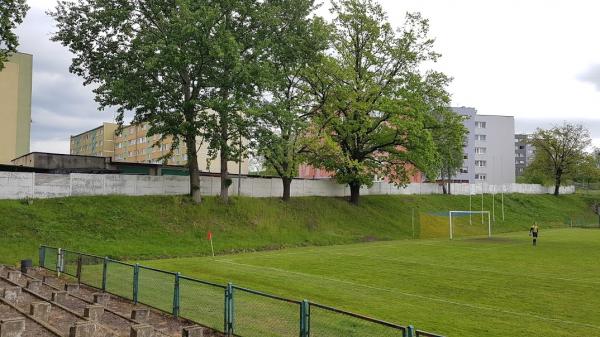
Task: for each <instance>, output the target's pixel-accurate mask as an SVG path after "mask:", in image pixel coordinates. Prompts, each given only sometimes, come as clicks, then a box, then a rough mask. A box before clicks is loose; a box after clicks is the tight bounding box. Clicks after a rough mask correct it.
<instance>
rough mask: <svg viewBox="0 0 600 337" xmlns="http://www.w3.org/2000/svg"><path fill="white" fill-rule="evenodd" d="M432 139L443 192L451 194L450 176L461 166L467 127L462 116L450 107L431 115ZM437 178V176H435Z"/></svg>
mask: <svg viewBox="0 0 600 337" xmlns="http://www.w3.org/2000/svg"><path fill="white" fill-rule="evenodd" d="M432 119H433V126H432V127H431V130H432V134H433V141H434V143H435V147H436V151H437V153H438V160H439V161H438V171H437V172H438V173H439V178H440V179H441V181H442V188H443V191H444V194H452V191H451V189H450V187H451V185H452V177H453V176H455V175H456V174H457V173H458V171H459V170H460V169H461V168H462V167H463V156H464V144H465V142H466V135H467V133H468V130H467V128H466V127H465V126H464V124H463V120H464V117H463V116H461V115H459V114H457V113H455V112H453V111H452V110H450V109H441V111H440V112H437V113H434V115H433V116H432ZM436 178H437V177H436Z"/></svg>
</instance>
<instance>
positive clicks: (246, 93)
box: [206, 0, 294, 202]
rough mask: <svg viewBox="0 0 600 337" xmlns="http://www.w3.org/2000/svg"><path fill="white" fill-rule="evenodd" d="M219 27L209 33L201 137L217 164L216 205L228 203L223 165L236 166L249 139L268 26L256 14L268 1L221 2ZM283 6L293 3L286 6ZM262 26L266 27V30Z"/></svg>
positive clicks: (228, 184) (226, 179)
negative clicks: (209, 68)
mask: <svg viewBox="0 0 600 337" xmlns="http://www.w3.org/2000/svg"><path fill="white" fill-rule="evenodd" d="M217 2H218V3H219V10H220V14H221V17H222V21H223V22H222V24H221V25H219V27H218V28H217V29H216V30H215V31H214V36H213V39H215V40H214V42H213V43H214V47H215V48H214V52H215V57H217V58H218V62H216V63H215V65H214V68H213V72H214V76H213V78H212V85H211V88H210V89H209V90H208V92H207V93H208V97H209V100H208V101H207V104H208V107H209V108H210V109H211V111H213V112H214V113H211V114H209V115H208V118H207V124H206V131H207V134H206V136H207V140H208V144H209V148H210V154H211V155H212V157H213V158H216V157H217V156H218V157H219V159H220V176H221V192H220V196H221V200H222V201H224V202H227V201H228V199H229V186H230V185H231V182H232V181H231V178H230V177H229V170H228V164H229V162H235V161H238V160H240V158H241V157H242V154H243V152H244V151H245V150H246V148H247V145H245V144H244V142H243V139H244V138H247V137H250V134H249V126H250V124H251V120H250V118H249V116H248V113H247V111H248V110H249V109H250V108H251V107H252V106H253V105H254V103H255V101H256V100H257V99H258V98H259V95H260V92H259V86H260V84H261V82H262V81H263V78H264V74H263V69H264V67H265V62H266V60H265V59H264V57H265V51H266V50H267V49H266V48H265V45H267V44H268V43H269V40H268V35H267V34H268V25H269V21H268V20H265V19H264V17H263V16H261V14H262V13H263V12H264V11H268V10H269V8H270V7H271V5H272V1H261V2H259V1H254V0H221V1H217ZM285 2H294V1H293V0H287V1H285ZM266 26H267V27H266Z"/></svg>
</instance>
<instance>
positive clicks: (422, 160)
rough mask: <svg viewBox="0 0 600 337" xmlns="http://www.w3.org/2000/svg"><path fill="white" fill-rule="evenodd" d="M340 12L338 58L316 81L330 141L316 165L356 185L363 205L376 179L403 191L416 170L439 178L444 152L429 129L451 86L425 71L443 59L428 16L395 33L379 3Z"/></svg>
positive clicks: (353, 1) (320, 118)
mask: <svg viewBox="0 0 600 337" xmlns="http://www.w3.org/2000/svg"><path fill="white" fill-rule="evenodd" d="M332 13H333V14H334V16H335V18H334V21H333V24H334V26H335V30H334V32H333V34H332V43H331V46H330V50H331V53H330V55H329V57H328V59H327V60H325V61H324V62H323V64H322V66H321V67H319V68H318V69H316V70H315V72H314V73H313V77H312V79H311V85H312V88H313V91H314V95H315V97H317V98H319V99H322V100H323V102H325V103H324V104H323V105H322V107H320V108H319V109H318V112H317V114H316V115H315V118H314V122H315V123H316V124H317V125H318V129H319V130H321V131H322V132H321V135H322V137H323V138H322V141H321V142H320V143H319V145H320V148H317V149H316V150H315V151H314V153H315V154H317V155H316V157H315V158H314V159H313V161H312V163H314V164H315V165H318V166H321V167H324V168H326V169H328V170H330V171H332V172H334V174H335V178H336V180H337V181H338V182H339V183H344V184H348V185H349V186H350V201H351V202H352V203H354V204H357V203H358V201H359V195H360V188H361V186H363V185H366V186H370V185H371V184H372V181H373V177H374V176H375V175H380V176H385V177H387V179H389V180H390V181H391V182H393V183H396V184H398V185H403V184H406V183H407V182H408V181H409V178H410V176H411V175H412V174H413V173H414V172H415V171H416V170H420V171H422V172H425V173H426V174H427V175H428V176H433V175H434V171H435V169H436V162H437V158H436V156H437V153H436V148H435V144H434V142H433V139H432V134H431V132H430V130H428V128H427V125H426V124H427V123H428V121H429V120H430V119H429V115H430V113H431V112H432V111H434V110H436V109H438V108H439V107H440V104H441V105H445V106H447V104H448V101H449V98H448V94H447V92H446V91H445V89H444V87H445V86H446V84H447V83H448V81H449V79H448V78H447V77H446V76H445V75H443V74H441V73H438V72H433V71H428V72H425V73H424V72H422V71H420V67H421V66H422V65H423V63H424V62H427V61H435V60H436V59H437V58H438V56H439V55H438V54H436V53H435V52H433V50H432V46H433V40H431V39H429V38H428V37H427V34H428V29H429V25H428V21H427V20H425V19H423V18H422V17H421V15H420V14H408V15H407V20H406V23H405V25H404V27H403V28H402V29H401V30H399V31H397V32H395V31H394V29H393V28H392V27H391V26H390V24H389V23H388V22H387V17H386V14H385V13H384V11H383V9H382V8H381V6H380V5H378V4H377V3H375V2H374V1H372V0H341V1H334V2H333V7H332ZM324 154H326V155H324Z"/></svg>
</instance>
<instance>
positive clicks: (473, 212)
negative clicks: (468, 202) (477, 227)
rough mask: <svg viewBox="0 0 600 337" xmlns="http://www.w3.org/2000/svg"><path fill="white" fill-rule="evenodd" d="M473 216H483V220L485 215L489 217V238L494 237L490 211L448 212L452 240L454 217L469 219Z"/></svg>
mask: <svg viewBox="0 0 600 337" xmlns="http://www.w3.org/2000/svg"><path fill="white" fill-rule="evenodd" d="M473 214H481V219H482V220H483V219H484V218H483V217H484V215H487V218H488V237H492V219H491V216H490V211H450V212H448V222H449V224H450V240H452V239H454V226H453V222H452V217H453V216H459V215H462V216H466V215H468V216H469V217H470V216H471V215H473Z"/></svg>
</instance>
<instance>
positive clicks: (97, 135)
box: [71, 123, 117, 157]
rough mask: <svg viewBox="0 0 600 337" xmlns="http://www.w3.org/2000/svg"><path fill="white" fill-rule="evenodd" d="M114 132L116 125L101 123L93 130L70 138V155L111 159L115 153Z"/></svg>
mask: <svg viewBox="0 0 600 337" xmlns="http://www.w3.org/2000/svg"><path fill="white" fill-rule="evenodd" d="M115 131H117V124H115V123H103V124H102V125H101V126H99V127H97V128H95V129H92V130H89V131H86V132H83V133H80V134H78V135H75V136H71V154H78V155H84V156H98V157H112V156H113V155H114V152H115V145H114V140H115Z"/></svg>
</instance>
